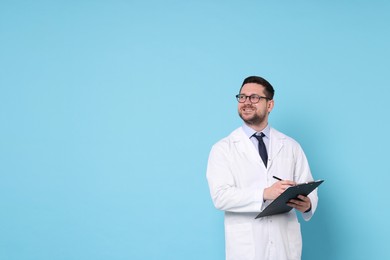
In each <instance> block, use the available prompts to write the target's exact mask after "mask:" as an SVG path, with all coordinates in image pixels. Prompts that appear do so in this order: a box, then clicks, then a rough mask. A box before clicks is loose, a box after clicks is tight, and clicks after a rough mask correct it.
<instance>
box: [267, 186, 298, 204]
mask: <svg viewBox="0 0 390 260" xmlns="http://www.w3.org/2000/svg"><path fill="white" fill-rule="evenodd" d="M294 185H296V183H295V182H293V181H278V182H275V183H274V184H273V185H272V186H270V187H268V188H265V189H264V193H263V199H264V200H274V199H276V198H277V197H279V195H280V194H282V193H283V192H284V191H285V190H286V189H287V188H288V187H290V186H294Z"/></svg>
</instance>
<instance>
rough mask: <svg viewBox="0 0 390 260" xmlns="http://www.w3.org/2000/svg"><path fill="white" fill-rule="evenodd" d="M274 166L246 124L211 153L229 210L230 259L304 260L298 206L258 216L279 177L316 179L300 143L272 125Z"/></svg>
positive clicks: (216, 183)
mask: <svg viewBox="0 0 390 260" xmlns="http://www.w3.org/2000/svg"><path fill="white" fill-rule="evenodd" d="M268 147H269V148H268V168H265V166H264V164H263V162H262V160H261V158H260V156H259V153H258V151H257V149H256V147H255V146H254V145H253V143H252V142H251V140H250V139H249V138H248V136H247V135H246V134H245V133H244V131H243V129H242V127H240V128H238V129H236V130H235V131H233V132H232V133H231V134H230V135H229V136H228V137H226V138H224V139H222V140H221V141H219V142H218V143H216V144H215V145H214V146H213V147H212V149H211V152H210V156H209V161H208V167H207V180H208V183H209V188H210V194H211V197H212V200H213V202H214V205H215V207H216V208H217V209H220V210H223V211H225V243H226V259H227V260H266V259H270V260H284V259H294V260H295V259H301V253H302V238H301V230H300V224H299V222H298V219H297V216H296V212H295V210H292V211H290V212H289V213H286V214H280V215H274V216H270V217H263V218H260V219H255V217H256V216H257V214H258V213H259V212H260V210H262V209H263V208H264V207H265V206H267V205H268V204H269V203H270V201H265V202H264V201H263V190H264V188H267V187H269V186H271V185H272V184H273V183H274V182H276V181H277V180H275V179H274V178H272V176H273V175H275V176H277V177H279V178H282V179H284V180H294V181H295V182H297V183H302V182H307V181H312V180H313V177H312V175H311V172H310V169H309V164H308V162H307V159H306V156H305V154H304V152H303V150H302V149H301V147H300V145H299V144H298V143H297V142H296V141H295V140H293V139H292V138H290V137H288V136H286V135H284V134H282V133H280V132H278V131H277V130H275V129H273V128H271V130H270V142H269V146H268ZM309 197H310V200H311V204H312V207H311V211H309V212H308V213H303V218H304V219H305V220H309V219H310V218H311V217H312V215H313V214H314V211H315V210H316V208H317V201H318V198H317V191H316V190H315V191H313V192H312V193H311V194H310V195H309Z"/></svg>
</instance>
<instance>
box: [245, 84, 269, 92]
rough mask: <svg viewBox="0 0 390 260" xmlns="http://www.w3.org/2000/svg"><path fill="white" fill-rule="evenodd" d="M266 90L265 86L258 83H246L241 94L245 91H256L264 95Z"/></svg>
mask: <svg viewBox="0 0 390 260" xmlns="http://www.w3.org/2000/svg"><path fill="white" fill-rule="evenodd" d="M264 89H265V88H264V86H263V85H260V84H257V83H246V84H245V85H244V86H242V88H241V93H242V92H244V91H251V92H254V91H255V92H260V93H263V92H264Z"/></svg>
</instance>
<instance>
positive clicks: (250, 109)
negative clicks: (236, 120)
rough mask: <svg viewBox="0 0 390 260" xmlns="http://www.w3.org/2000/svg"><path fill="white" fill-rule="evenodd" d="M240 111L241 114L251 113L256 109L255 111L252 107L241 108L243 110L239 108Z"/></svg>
mask: <svg viewBox="0 0 390 260" xmlns="http://www.w3.org/2000/svg"><path fill="white" fill-rule="evenodd" d="M241 110H242V111H243V112H253V111H255V110H256V109H255V108H254V107H243V108H241Z"/></svg>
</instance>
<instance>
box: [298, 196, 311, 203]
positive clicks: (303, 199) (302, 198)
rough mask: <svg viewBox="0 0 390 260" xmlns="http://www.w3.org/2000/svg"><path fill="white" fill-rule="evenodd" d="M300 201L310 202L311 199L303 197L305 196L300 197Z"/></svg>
mask: <svg viewBox="0 0 390 260" xmlns="http://www.w3.org/2000/svg"><path fill="white" fill-rule="evenodd" d="M298 199H300V200H302V201H307V202H308V201H310V199H309V198H308V197H306V196H303V195H298Z"/></svg>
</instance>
